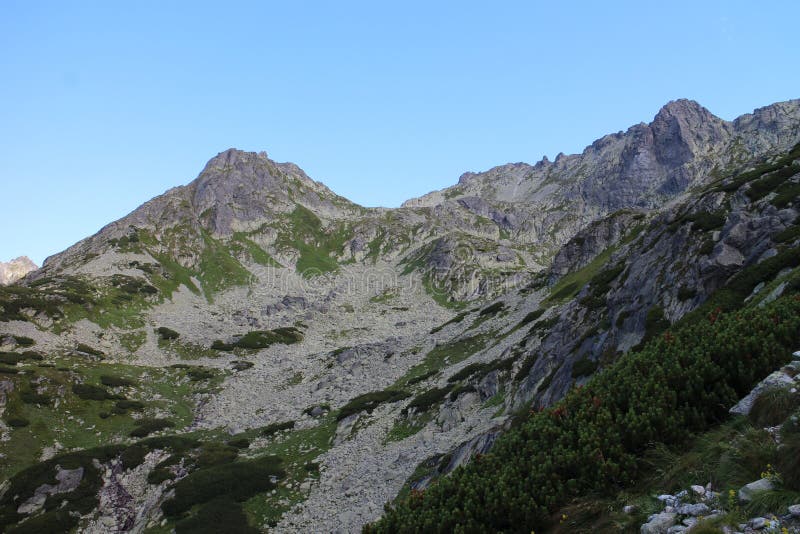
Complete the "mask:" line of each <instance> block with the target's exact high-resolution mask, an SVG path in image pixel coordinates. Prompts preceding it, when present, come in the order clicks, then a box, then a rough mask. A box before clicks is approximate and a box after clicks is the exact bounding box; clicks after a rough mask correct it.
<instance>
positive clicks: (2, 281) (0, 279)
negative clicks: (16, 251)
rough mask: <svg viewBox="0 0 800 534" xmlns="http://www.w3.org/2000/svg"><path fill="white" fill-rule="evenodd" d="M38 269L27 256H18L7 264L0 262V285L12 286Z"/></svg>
mask: <svg viewBox="0 0 800 534" xmlns="http://www.w3.org/2000/svg"><path fill="white" fill-rule="evenodd" d="M38 268H39V267H37V266H36V264H35V263H33V262H32V261H31V259H30V258H29V257H27V256H20V257H19V258H14V259H13V260H11V261H9V262H2V261H0V285H4V286H7V285H8V284H13V283H14V282H16V281H17V280H20V279H22V278H23V277H24V276H25V275H26V274H28V273H29V272H31V271H35V270H36V269H38Z"/></svg>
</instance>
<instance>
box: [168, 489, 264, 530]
mask: <svg viewBox="0 0 800 534" xmlns="http://www.w3.org/2000/svg"><path fill="white" fill-rule="evenodd" d="M175 532H176V534H184V533H185V534H218V533H219V532H231V533H236V534H258V533H259V532H260V530H258V529H257V528H254V527H251V526H250V525H249V524H248V523H247V515H245V513H244V510H243V508H242V505H241V504H239V503H238V502H236V501H234V500H233V499H231V498H230V497H228V496H225V495H223V496H220V497H217V498H215V499H212V500H210V501H208V502H206V503H204V504H203V505H202V506H200V508H199V509H198V510H197V512H196V513H195V514H194V515H193V516H191V517H187V518H185V519H181V520H180V521H178V522H177V523H175Z"/></svg>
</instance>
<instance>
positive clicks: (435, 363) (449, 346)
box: [396, 332, 494, 387]
mask: <svg viewBox="0 0 800 534" xmlns="http://www.w3.org/2000/svg"><path fill="white" fill-rule="evenodd" d="M493 335H494V333H493V332H489V333H484V334H478V335H475V336H471V337H466V338H463V339H459V340H455V341H450V342H449V343H444V344H442V345H437V346H436V347H434V348H433V349H431V351H430V352H428V354H426V355H425V358H424V359H423V360H422V362H420V363H418V364H417V365H415V366H414V367H412V368H411V369H409V370H408V372H407V373H406V374H405V375H403V377H402V378H400V380H398V381H397V384H396V386H398V387H404V386H407V385H409V383H410V382H411V381H414V380H415V379H419V377H421V376H423V375H428V376H431V375H430V374H429V373H431V372H434V373H436V372H438V371H440V370H441V369H443V368H444V367H445V366H447V365H453V364H455V363H458V362H461V361H464V360H466V359H467V358H469V357H470V356H472V355H473V354H475V353H476V352H478V351H480V350H483V348H484V347H486V344H487V343H488V342H489V341H490V340H491V339H493Z"/></svg>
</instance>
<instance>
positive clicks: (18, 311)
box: [0, 100, 800, 533]
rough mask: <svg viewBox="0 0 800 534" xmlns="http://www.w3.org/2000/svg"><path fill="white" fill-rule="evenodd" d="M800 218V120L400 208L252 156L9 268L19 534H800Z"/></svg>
mask: <svg viewBox="0 0 800 534" xmlns="http://www.w3.org/2000/svg"><path fill="white" fill-rule="evenodd" d="M798 215H800V100H792V101H788V102H781V103H776V104H773V105H771V106H767V107H765V108H761V109H757V110H755V111H754V112H753V113H751V114H747V115H743V116H741V117H739V118H737V119H736V120H734V121H732V122H728V121H725V120H722V119H720V118H718V117H716V116H714V115H713V114H712V113H710V112H709V111H708V110H706V109H705V108H704V107H702V106H701V105H700V104H698V103H696V102H693V101H689V100H677V101H674V102H670V103H668V104H667V105H665V106H664V107H663V108H662V109H661V110H660V111H659V112H658V114H657V115H656V116H655V117H654V119H653V120H652V122H650V123H647V124H645V123H641V124H637V125H634V126H632V127H631V128H629V129H628V130H627V131H625V132H619V133H615V134H610V135H607V136H604V137H602V138H601V139H598V140H597V141H595V142H594V143H592V144H591V145H590V146H588V147H586V149H585V150H584V151H583V152H582V153H581V154H574V155H564V154H559V155H558V157H556V158H555V160H554V161H552V162H551V161H549V160H548V159H547V158H545V159H543V160H542V161H539V162H538V163H535V164H532V165H531V164H527V163H513V164H506V165H502V166H499V167H495V168H493V169H490V170H488V171H485V172H480V173H466V174H463V175H462V176H461V177H460V178H459V180H458V183H457V184H456V185H454V186H452V187H449V188H446V189H443V190H441V191H435V192H431V193H428V194H427V195H424V196H422V197H420V198H416V199H411V200H408V201H407V202H405V203H404V204H403V205H402V206H401V207H399V208H396V209H386V208H367V207H363V206H359V205H357V204H355V203H353V202H351V201H349V200H347V199H346V198H343V197H341V196H338V195H337V194H336V193H334V192H333V191H331V190H330V189H328V188H327V187H326V186H325V185H323V184H321V183H319V182H316V181H314V180H313V179H312V178H310V177H309V176H307V175H306V173H305V172H304V171H303V170H302V169H301V168H299V167H298V166H297V165H294V164H292V163H277V162H274V161H272V160H271V159H269V157H268V156H267V154H266V153H264V152H261V153H251V152H242V151H239V150H235V149H229V150H226V151H225V152H222V153H220V154H218V155H217V156H215V157H214V158H212V159H211V160H210V161H209V162H208V163H207V164H206V166H205V168H204V169H203V170H202V172H201V173H200V175H199V176H198V177H197V178H196V179H195V180H194V181H192V182H191V183H189V184H188V185H184V186H179V187H175V188H173V189H170V190H169V191H167V192H166V193H164V194H163V195H161V196H159V197H156V198H154V199H152V200H151V201H149V202H147V203H145V204H144V205H142V206H140V207H139V208H138V209H136V210H135V211H133V212H132V213H130V214H129V215H127V216H125V217H123V218H122V219H119V220H118V221H114V222H112V223H110V224H108V225H107V226H105V227H104V228H102V229H101V230H100V231H99V232H97V233H96V234H95V235H93V236H90V237H87V238H86V239H84V240H82V241H80V242H78V243H76V244H75V245H73V246H72V247H70V248H68V249H67V250H65V251H63V252H61V253H59V254H56V255H55V256H52V257H50V258H47V260H46V261H45V262H44V265H43V266H42V267H41V268H40V269H36V267H35V266H33V265H29V266H27V267H25V268H22V269H17V270H16V271H14V272H15V273H19V275H16V278H20V276H22V278H21V279H19V280H17V279H6V278H5V276H6V274H5V273H6V268H5V265H6V264H2V265H0V282H2V283H11V285H7V286H4V287H0V359H2V361H1V362H0V410H1V411H2V423H0V453H2V456H1V457H0V478H2V479H3V480H4V482H3V484H2V486H1V487H0V524H2V525H3V528H4V531H6V532H44V531H47V532H62V531H63V532H68V531H75V532H98V533H99V532H128V531H131V532H152V533H161V532H173V531H174V532H178V533H182V532H259V531H275V532H358V531H361V530H362V529H363V530H365V531H367V532H404V531H408V532H430V531H436V532H450V531H465V532H466V531H469V532H488V531H508V532H523V531H524V532H531V531H532V530H535V531H536V532H545V531H553V532H620V531H641V532H684V531H685V532H690V531H695V532H735V531H740V532H751V531H765V532H768V531H770V530H765V529H770V528H772V529H773V530H771V531H774V532H780V531H781V530H780V529H785V530H786V531H787V532H797V531H798V528H800V527H798V520H797V513H796V512H797V506H796V505H798V504H800V479H799V478H798V470H797V461H796V459H797V457H798V456H797V455H798V454H800V445H799V444H800V425H799V424H798V416H800V413H799V412H798V408H800V395H798V393H797V380H798V374H799V373H800V366H798V362H797V356H793V355H792V354H793V352H794V351H796V350H797V349H798V348H800V270H799V269H798V266H800V248H798V244H799V243H800V227H798V226H797V223H798V222H800V220H798ZM15 261H19V260H15ZM28 263H29V262H28ZM23 271H24V272H23ZM793 358H794V359H793ZM767 377H771V378H768V379H767ZM765 379H766V380H765ZM734 406H736V407H735V408H734ZM732 408H733V410H732V411H731V409H732ZM764 480H766V482H759V481H764ZM756 482H758V484H755V486H753V484H754V483H756ZM756 486H757V487H756ZM748 488H749V489H748ZM742 492H744V493H742ZM792 507H794V508H792ZM715 529H716V530H715ZM775 529H777V530H775ZM792 529H793V530H792Z"/></svg>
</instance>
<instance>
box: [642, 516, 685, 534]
mask: <svg viewBox="0 0 800 534" xmlns="http://www.w3.org/2000/svg"><path fill="white" fill-rule="evenodd" d="M675 522H676V515H675V514H669V513H660V514H656V515H654V516H653V517H652V519H650V521H648V522H647V523H645V524H644V525H642V528H641V529H640V532H641V534H666V533H667V531H668V530H669V528H670V527H672V526H674V525H675Z"/></svg>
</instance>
